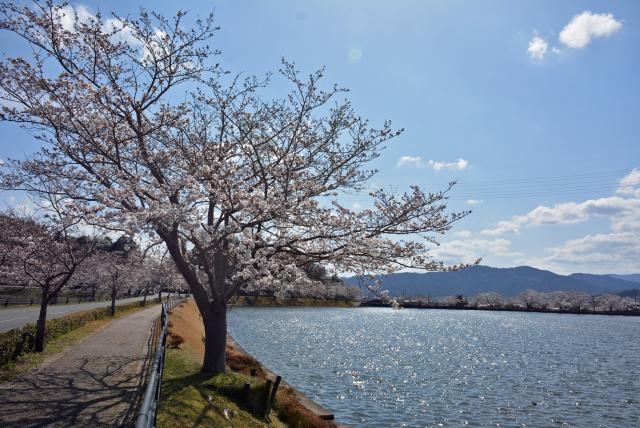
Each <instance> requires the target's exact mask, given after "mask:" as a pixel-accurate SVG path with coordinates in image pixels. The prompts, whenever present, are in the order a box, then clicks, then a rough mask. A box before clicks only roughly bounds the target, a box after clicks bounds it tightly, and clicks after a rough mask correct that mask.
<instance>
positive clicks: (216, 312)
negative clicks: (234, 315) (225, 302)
mask: <svg viewBox="0 0 640 428" xmlns="http://www.w3.org/2000/svg"><path fill="white" fill-rule="evenodd" d="M212 306H213V305H212ZM217 306H218V305H216V307H210V308H209V310H208V311H207V313H206V314H203V316H202V322H203V323H204V334H205V339H204V362H203V363H202V371H203V372H206V373H213V374H218V373H224V371H225V367H226V360H227V308H226V307H225V306H223V307H222V308H220V307H217Z"/></svg>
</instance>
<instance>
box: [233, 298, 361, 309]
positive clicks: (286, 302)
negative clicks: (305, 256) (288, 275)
mask: <svg viewBox="0 0 640 428" xmlns="http://www.w3.org/2000/svg"><path fill="white" fill-rule="evenodd" d="M233 304H234V305H236V306H305V307H328V308H329V307H331V308H335V307H338V308H353V307H357V306H360V301H359V300H332V299H314V298H310V297H299V298H291V299H279V298H275V297H265V296H256V297H252V296H239V297H237V298H236V300H235V301H234V302H233Z"/></svg>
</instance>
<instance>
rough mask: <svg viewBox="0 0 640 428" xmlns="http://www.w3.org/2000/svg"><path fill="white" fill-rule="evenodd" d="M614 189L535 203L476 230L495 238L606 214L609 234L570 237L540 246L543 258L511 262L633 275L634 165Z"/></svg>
mask: <svg viewBox="0 0 640 428" xmlns="http://www.w3.org/2000/svg"><path fill="white" fill-rule="evenodd" d="M616 193H617V194H618V195H621V196H610V197H606V198H598V199H589V200H586V201H584V202H580V203H578V202H565V203H562V204H557V205H555V206H553V207H547V206H539V207H537V208H535V209H533V210H531V211H529V212H528V213H527V214H524V215H521V216H514V217H512V218H511V219H510V220H504V221H500V222H498V223H497V225H496V226H495V227H494V228H492V229H485V230H483V231H481V232H480V233H481V234H483V235H487V236H500V235H504V234H506V233H519V232H520V230H521V229H522V228H525V227H534V226H543V225H549V224H556V225H562V224H574V223H580V222H585V221H587V220H589V219H591V218H593V217H606V218H609V220H610V227H611V231H610V232H609V233H598V234H588V235H586V236H584V237H582V238H578V239H571V240H568V241H566V242H564V243H562V244H560V245H557V246H553V247H550V248H547V249H545V253H547V254H548V255H546V256H544V257H533V258H523V259H520V260H518V261H516V263H519V264H530V265H533V266H537V267H540V268H543V269H549V270H552V271H554V272H559V273H571V272H580V271H583V272H593V273H632V272H633V273H637V272H640V170H639V169H637V168H635V169H633V170H632V171H631V172H630V173H629V174H627V175H626V176H624V177H623V178H622V179H621V180H620V181H619V185H618V189H617V190H616Z"/></svg>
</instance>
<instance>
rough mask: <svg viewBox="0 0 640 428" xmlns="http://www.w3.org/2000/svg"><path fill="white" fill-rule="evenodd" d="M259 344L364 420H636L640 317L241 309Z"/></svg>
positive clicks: (237, 321) (233, 315)
mask: <svg viewBox="0 0 640 428" xmlns="http://www.w3.org/2000/svg"><path fill="white" fill-rule="evenodd" d="M229 329H230V331H231V334H232V335H233V336H234V338H235V339H236V340H237V341H238V342H239V343H240V344H241V345H242V346H243V347H244V348H245V349H246V350H247V351H248V352H250V353H251V354H253V355H255V356H256V357H257V358H258V359H260V360H261V361H262V362H263V363H264V364H266V365H267V366H268V367H270V368H271V369H273V370H274V371H276V372H278V373H279V374H282V376H283V377H284V378H285V379H286V380H287V381H288V382H290V383H292V384H293V385H295V386H296V387H298V388H299V389H300V390H302V391H304V392H305V393H307V394H308V395H309V396H310V397H312V398H313V399H315V400H316V401H318V402H320V403H322V404H323V405H325V406H326V407H328V408H329V409H331V410H332V411H334V412H335V414H336V418H337V419H338V421H340V422H341V423H346V424H351V425H353V426H356V427H400V426H407V427H427V426H461V425H469V426H498V425H499V426H562V425H565V426H580V427H594V426H605V427H640V318H637V317H609V316H593V315H558V314H528V313H516V312H484V311H447V310H419V309H415V310H411V309H405V310H401V311H393V310H391V309H386V308H358V309H325V308H234V309H233V310H232V311H231V312H230V313H229Z"/></svg>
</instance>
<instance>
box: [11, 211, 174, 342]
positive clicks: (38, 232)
mask: <svg viewBox="0 0 640 428" xmlns="http://www.w3.org/2000/svg"><path fill="white" fill-rule="evenodd" d="M46 213H47V214H44V215H41V216H35V215H34V216H25V215H18V214H16V213H15V212H7V213H0V262H1V263H0V284H1V285H2V286H3V287H11V288H12V290H13V291H16V288H18V289H20V288H24V289H27V290H25V291H29V289H33V288H35V289H37V290H38V291H39V294H40V299H39V304H40V312H39V316H38V321H37V329H36V338H35V350H36V351H42V350H43V349H44V346H45V339H46V338H45V323H46V319H47V309H48V307H49V305H50V304H51V303H53V302H55V301H56V300H57V298H58V296H59V295H60V293H61V292H62V291H63V290H64V289H65V288H67V289H68V288H71V289H73V290H74V291H75V293H77V294H78V295H85V296H87V297H88V298H89V299H90V300H95V299H96V298H99V296H101V295H102V296H104V295H107V296H110V298H111V314H112V315H115V311H116V299H117V298H118V297H119V294H121V295H123V296H124V295H126V296H133V295H141V294H143V295H144V302H145V303H146V296H147V294H149V293H154V292H155V291H158V290H161V289H169V290H174V289H179V288H180V287H181V281H180V279H181V278H180V277H179V276H178V275H177V272H176V271H175V266H174V265H173V263H167V262H166V261H164V260H163V259H162V258H157V257H148V256H147V257H145V254H143V253H142V252H141V251H140V250H139V249H138V248H135V247H134V246H132V245H131V239H130V238H128V237H120V238H119V239H117V240H115V241H112V240H111V239H110V238H109V237H107V236H104V235H97V234H95V233H86V232H87V231H84V232H85V233H81V230H79V228H78V223H76V222H70V221H69V219H68V218H63V217H61V216H55V215H52V213H60V210H59V208H56V209H53V208H52V207H51V206H48V207H47V209H46ZM40 214H42V213H40Z"/></svg>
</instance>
